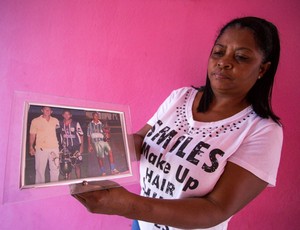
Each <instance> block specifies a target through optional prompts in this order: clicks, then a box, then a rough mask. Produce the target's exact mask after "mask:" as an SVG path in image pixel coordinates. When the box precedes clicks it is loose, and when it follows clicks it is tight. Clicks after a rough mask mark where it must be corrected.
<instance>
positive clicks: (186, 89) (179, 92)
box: [170, 86, 198, 97]
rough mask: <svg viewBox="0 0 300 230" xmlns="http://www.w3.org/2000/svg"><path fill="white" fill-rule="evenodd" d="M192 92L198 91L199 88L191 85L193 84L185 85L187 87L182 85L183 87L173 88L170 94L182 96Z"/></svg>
mask: <svg viewBox="0 0 300 230" xmlns="http://www.w3.org/2000/svg"><path fill="white" fill-rule="evenodd" d="M192 92H198V89H197V88H194V87H191V86H190V87H189V86H185V87H181V88H177V89H175V90H173V91H172V93H171V95H170V96H173V97H180V96H183V95H186V94H190V93H192Z"/></svg>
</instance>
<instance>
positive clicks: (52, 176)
mask: <svg viewBox="0 0 300 230" xmlns="http://www.w3.org/2000/svg"><path fill="white" fill-rule="evenodd" d="M9 117H10V119H9V121H8V122H9V130H8V131H7V134H8V148H7V149H5V150H3V151H6V154H3V158H2V160H4V161H5V162H6V164H5V175H4V184H3V203H16V202H25V201H29V200H39V199H47V198H50V197H56V196H63V195H70V193H72V194H73V193H76V192H83V191H81V190H78V189H77V190H76V191H75V190H74V188H78V187H82V188H85V189H86V187H89V188H91V187H93V188H94V189H97V190H98V189H101V188H104V189H105V188H110V187H116V186H123V187H126V186H130V185H132V184H137V183H138V181H139V173H138V168H139V163H138V161H137V159H136V153H135V148H134V142H133V137H132V131H131V116H130V109H129V106H128V105H123V104H114V103H104V102H100V101H93V100H86V99H85V100H84V99H76V98H70V97H59V96H54V95H47V94H41V93H32V92H24V91H15V92H14V99H13V103H12V104H11V111H10V116H9ZM85 183H88V184H89V185H93V186H75V185H77V184H85Z"/></svg>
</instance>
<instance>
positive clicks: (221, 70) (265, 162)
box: [73, 17, 283, 230]
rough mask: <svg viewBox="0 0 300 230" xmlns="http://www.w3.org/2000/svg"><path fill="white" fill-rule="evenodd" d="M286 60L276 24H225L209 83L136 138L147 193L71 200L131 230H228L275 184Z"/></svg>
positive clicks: (171, 100)
mask: <svg viewBox="0 0 300 230" xmlns="http://www.w3.org/2000/svg"><path fill="white" fill-rule="evenodd" d="M205 45H206V44H205ZM279 56H280V40H279V35H278V30H277V28H276V26H275V25H274V24H273V23H271V22H269V21H267V20H265V19H262V18H257V17H242V18H236V19H233V20H231V21H230V22H228V23H227V24H225V25H224V26H223V27H222V28H221V30H220V31H219V33H218V35H217V38H216V39H215V42H214V43H213V44H212V48H211V52H210V54H209V56H208V65H207V74H206V76H205V77H206V84H205V85H204V86H202V87H189V86H186V87H182V88H179V89H174V91H173V92H172V93H171V94H170V96H169V97H168V98H166V100H165V101H164V102H163V103H162V105H161V106H160V107H159V108H158V110H157V112H156V113H155V114H154V115H153V116H152V117H151V118H150V119H149V120H148V122H147V124H145V125H144V126H143V127H142V128H141V129H140V131H138V132H137V133H136V134H135V135H134V140H135V144H136V145H135V146H136V152H137V154H138V156H139V159H140V186H141V191H140V194H139V195H137V194H134V193H131V192H130V191H127V190H126V189H125V188H122V187H119V188H109V189H104V190H100V189H99V190H97V191H91V192H83V193H79V194H73V196H74V197H75V198H76V199H77V200H78V201H79V202H81V204H83V205H84V206H85V207H86V208H87V209H88V210H89V211H90V212H92V213H101V214H109V215H113V214H115V215H120V216H123V217H127V218H130V219H137V220H138V221H134V224H133V229H141V230H153V229H168V230H175V229H176V230H178V229H209V230H226V229H228V222H229V221H230V219H231V217H232V216H233V215H235V214H236V213H238V212H239V211H240V210H241V209H243V208H244V207H245V206H247V205H248V204H249V203H250V202H251V201H252V200H253V199H255V198H256V197H257V196H258V195H259V194H261V192H262V191H264V189H265V188H266V187H267V186H275V185H276V176H277V172H278V167H279V163H280V155H281V149H282V143H283V130H282V125H281V123H280V119H279V117H278V116H277V115H276V114H275V113H274V111H273V110H272V106H271V105H272V103H271V102H272V100H271V99H272V89H273V83H274V78H275V74H276V70H277V67H278V63H279ZM143 106H144V105H143ZM76 186H78V188H82V187H84V189H85V191H89V189H93V185H90V184H88V183H83V184H82V185H79V184H78V185H76ZM274 202H276V201H274ZM244 227H245V229H246V228H247V226H244ZM256 229H261V227H260V226H257V228H256Z"/></svg>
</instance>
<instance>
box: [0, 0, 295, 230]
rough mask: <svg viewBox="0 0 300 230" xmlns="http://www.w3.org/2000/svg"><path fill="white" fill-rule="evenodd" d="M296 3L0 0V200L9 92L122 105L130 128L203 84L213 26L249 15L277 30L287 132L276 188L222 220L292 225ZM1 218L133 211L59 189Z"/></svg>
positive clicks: (107, 225) (120, 223)
mask: <svg viewBox="0 0 300 230" xmlns="http://www.w3.org/2000/svg"><path fill="white" fill-rule="evenodd" d="M299 10H300V3H299V1H297V0H289V1H275V0H264V1H261V0H252V1H241V0H228V1H221V0H214V1H211V0H209V1H208V0H172V1H171V0H162V1H157V0H155V1H146V0H64V1H61V0H44V1H38V0H26V1H21V0H19V1H17V0H1V2H0V81H1V84H0V106H1V112H0V127H1V128H0V146H1V151H0V157H1V158H0V159H1V160H0V191H1V192H0V194H1V195H0V200H1V201H4V199H3V196H2V191H3V190H4V187H5V186H6V181H5V162H6V156H7V154H16V153H11V152H8V133H9V127H10V126H13V125H14V121H13V120H12V119H11V117H12V114H11V113H12V111H13V108H12V102H13V95H14V92H15V91H25V92H34V93H41V94H48V95H56V96H62V97H71V98H78V99H82V100H93V101H95V100H96V101H102V102H107V103H117V104H128V105H129V106H130V109H131V115H132V127H133V130H134V131H136V130H138V129H139V128H140V127H141V126H143V125H144V124H145V123H146V121H147V119H148V118H149V117H150V116H151V115H152V114H153V113H154V112H155V110H156V108H157V107H158V106H159V104H160V103H161V102H162V101H163V100H164V98H165V97H166V96H167V95H168V94H169V93H170V92H171V91H172V90H173V89H176V88H178V87H181V86H190V85H201V84H203V83H204V79H205V73H206V64H207V58H208V55H209V51H210V48H211V45H212V42H213V40H214V38H215V36H216V30H217V29H218V28H220V27H221V26H222V25H223V24H224V23H225V22H227V21H228V20H229V19H232V18H234V17H238V16H246V15H255V16H260V17H264V18H266V19H269V20H271V21H273V22H274V23H275V24H276V25H277V26H278V28H279V30H280V35H281V42H282V56H281V63H280V66H279V70H278V74H277V79H276V84H275V88H274V103H273V106H274V110H275V111H276V112H277V113H278V114H279V116H280V117H281V118H282V122H283V124H284V134H285V141H284V146H283V155H282V162H281V165H280V170H279V174H278V181H277V187H275V188H268V189H266V190H265V191H264V192H263V194H261V195H260V196H259V197H258V198H257V199H255V200H254V202H252V203H251V204H250V205H249V206H247V207H246V208H245V209H243V210H242V211H241V212H240V213H239V214H237V215H236V216H235V217H234V218H233V219H232V221H231V224H230V229H233V230H240V229H249V230H253V229H256V230H260V229H263V230H271V229H272V230H274V229H275V230H279V229H289V230H291V229H299V226H300V208H299V207H300V198H299V184H300V170H299V166H298V164H299V162H300V155H299V153H298V151H299V150H300V144H299V143H300V141H299V138H300V128H299V122H300V119H299V113H300V109H299V98H300V90H299V86H300V77H299V60H300V52H299V50H300V42H299V39H300V28H299V21H300V15H299ZM16 144H19V143H16ZM17 167H18V166H16V170H18V168H17ZM129 189H130V190H131V191H133V192H138V190H139V187H138V185H133V186H130V187H129ZM0 223H1V225H0V226H1V227H0V228H1V229H130V224H131V220H128V219H125V218H122V217H116V216H104V215H92V214H90V213H88V212H87V211H86V210H85V209H84V208H83V207H82V206H81V205H80V204H79V203H78V202H77V201H75V200H74V199H73V198H72V197H70V196H69V195H63V196H56V197H49V198H47V199H39V200H31V201H25V202H21V203H8V204H7V203H6V204H2V205H1V206H0Z"/></svg>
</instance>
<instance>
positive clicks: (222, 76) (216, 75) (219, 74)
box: [211, 72, 230, 80]
mask: <svg viewBox="0 0 300 230" xmlns="http://www.w3.org/2000/svg"><path fill="white" fill-rule="evenodd" d="M211 76H212V77H214V78H215V79H217V80H223V79H224V80H230V77H228V76H227V75H226V74H224V73H222V72H212V74H211Z"/></svg>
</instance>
